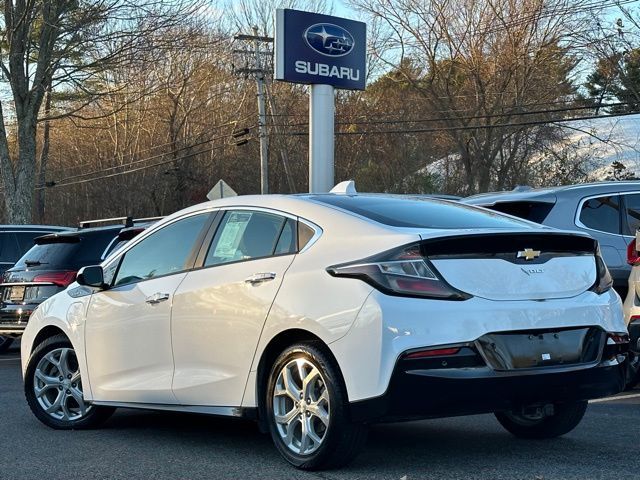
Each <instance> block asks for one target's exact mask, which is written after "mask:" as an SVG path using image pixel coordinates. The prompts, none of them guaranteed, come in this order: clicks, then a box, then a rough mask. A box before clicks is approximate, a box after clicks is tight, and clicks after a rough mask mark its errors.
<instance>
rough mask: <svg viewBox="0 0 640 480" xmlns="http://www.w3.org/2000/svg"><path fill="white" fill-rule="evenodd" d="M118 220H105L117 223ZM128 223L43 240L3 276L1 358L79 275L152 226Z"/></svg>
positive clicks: (85, 227)
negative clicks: (34, 315)
mask: <svg viewBox="0 0 640 480" xmlns="http://www.w3.org/2000/svg"><path fill="white" fill-rule="evenodd" d="M113 220H120V219H107V220H106V221H113ZM141 220H143V221H142V222H139V221H135V220H132V219H130V218H127V219H125V225H124V226H123V225H122V223H121V224H119V225H109V226H104V227H91V225H92V224H95V223H96V222H100V221H91V222H82V223H81V224H80V225H81V227H80V228H79V229H76V230H70V231H61V232H58V233H50V234H48V235H42V236H39V237H37V238H36V239H35V245H34V246H33V247H32V248H31V249H30V250H29V251H28V252H27V253H25V254H24V255H23V256H22V258H20V259H19V260H18V262H17V263H16V264H15V266H14V267H12V268H10V269H9V270H7V271H6V272H4V274H3V277H2V283H1V284H0V299H1V303H0V353H1V352H3V351H5V350H7V349H8V348H9V345H10V344H11V343H12V340H13V338H15V337H18V336H20V334H21V333H22V331H23V330H24V328H25V326H26V325H27V321H28V320H29V316H30V315H31V313H32V312H33V310H34V309H35V308H36V307H37V306H38V305H39V304H40V303H42V302H43V301H45V300H46V299H47V298H49V297H51V296H53V295H55V294H56V293H58V292H60V291H62V290H64V289H65V288H67V286H69V285H70V284H71V283H72V282H73V281H74V280H75V278H76V273H77V272H78V270H79V269H80V268H82V267H84V266H87V265H96V264H99V263H101V262H102V261H103V260H104V259H105V258H106V257H107V256H108V255H109V254H110V253H111V252H113V251H115V250H117V249H118V248H120V246H122V245H123V244H124V243H126V242H127V241H128V240H130V239H132V238H133V237H135V236H136V235H137V234H139V233H140V232H142V231H143V230H144V229H145V228H147V227H148V226H149V225H150V224H151V223H150V222H149V220H150V219H141Z"/></svg>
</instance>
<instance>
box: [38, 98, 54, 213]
mask: <svg viewBox="0 0 640 480" xmlns="http://www.w3.org/2000/svg"><path fill="white" fill-rule="evenodd" d="M50 113H51V86H49V88H48V89H47V96H46V99H45V104H44V115H45V118H48V117H49V114H50ZM49 131H50V125H49V120H45V122H44V130H43V133H42V150H41V152H40V163H39V165H38V185H39V186H40V187H41V188H40V190H38V191H37V192H36V218H37V219H38V222H40V223H45V221H44V215H45V212H44V207H45V200H46V198H45V197H46V191H47V190H46V188H45V183H46V181H47V162H48V160H49Z"/></svg>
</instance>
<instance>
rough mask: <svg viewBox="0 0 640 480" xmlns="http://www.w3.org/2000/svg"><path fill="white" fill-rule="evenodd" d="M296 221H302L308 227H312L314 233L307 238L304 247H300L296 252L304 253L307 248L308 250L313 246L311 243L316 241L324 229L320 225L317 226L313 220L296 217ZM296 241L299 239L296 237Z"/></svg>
mask: <svg viewBox="0 0 640 480" xmlns="http://www.w3.org/2000/svg"><path fill="white" fill-rule="evenodd" d="M298 221H299V222H300V223H304V224H305V225H306V226H307V227H309V228H310V229H312V230H313V231H314V234H313V235H312V236H311V238H310V239H309V241H308V242H307V244H306V245H305V246H304V247H302V249H300V251H299V252H298V253H304V252H306V251H307V250H309V249H310V248H311V247H312V246H313V244H314V243H316V242H317V241H318V240H319V239H320V237H321V236H322V234H323V233H324V231H323V230H322V227H319V226H318V225H316V224H315V223H313V222H310V221H309V220H307V219H304V218H300V217H298ZM298 241H299V239H298Z"/></svg>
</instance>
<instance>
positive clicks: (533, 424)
mask: <svg viewBox="0 0 640 480" xmlns="http://www.w3.org/2000/svg"><path fill="white" fill-rule="evenodd" d="M587 405H588V402H586V401H584V402H575V403H559V404H556V405H554V414H553V415H551V416H548V417H544V418H542V419H539V420H535V419H529V418H527V417H525V416H523V415H522V414H520V413H514V412H497V413H496V414H495V416H496V418H497V419H498V421H499V422H500V424H501V425H502V426H503V427H504V428H505V429H506V430H507V431H508V432H510V433H512V434H513V435H515V436H516V437H519V438H534V439H542V438H555V437H559V436H561V435H564V434H566V433H569V432H570V431H571V430H573V429H574V428H576V427H577V426H578V424H579V423H580V421H581V420H582V417H584V414H585V412H586V411H587Z"/></svg>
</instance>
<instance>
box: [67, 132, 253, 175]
mask: <svg viewBox="0 0 640 480" xmlns="http://www.w3.org/2000/svg"><path fill="white" fill-rule="evenodd" d="M253 128H255V126H251V127H247V130H251V129H253ZM231 136H233V133H229V134H226V135H220V136H217V137H212V138H209V139H207V140H202V141H200V142H196V143H193V144H191V145H187V146H184V147H181V148H177V149H175V150H171V151H169V152H163V153H158V154H156V155H152V156H150V157H146V158H141V159H139V160H134V161H132V162H129V163H123V164H121V165H113V166H111V167H106V168H102V169H98V170H94V171H91V172H85V173H79V174H77V175H70V176H68V177H64V178H62V179H61V180H59V182H65V181H67V180H73V179H76V178H82V177H88V176H90V175H95V174H98V173H103V172H107V171H110V170H117V169H120V168H126V167H130V166H131V165H137V164H139V163H144V162H148V161H149V160H154V159H156V158H161V157H165V156H167V155H171V154H173V153H178V152H181V151H183V150H188V149H190V148H195V147H199V146H201V145H205V144H207V143H211V142H213V141H215V140H219V139H222V138H228V137H231ZM57 183H58V182H57Z"/></svg>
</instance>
